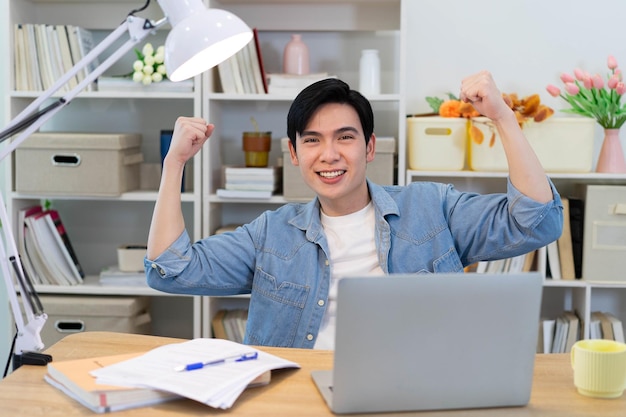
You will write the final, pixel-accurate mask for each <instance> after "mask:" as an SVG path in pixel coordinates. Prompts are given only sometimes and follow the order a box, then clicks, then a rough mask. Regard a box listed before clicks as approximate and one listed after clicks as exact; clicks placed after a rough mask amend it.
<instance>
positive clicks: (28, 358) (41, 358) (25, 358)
mask: <svg viewBox="0 0 626 417" xmlns="http://www.w3.org/2000/svg"><path fill="white" fill-rule="evenodd" d="M49 362H52V356H50V355H48V354H45V353H41V352H24V353H22V354H21V355H18V354H17V353H14V354H13V361H12V363H13V370H14V371H15V370H16V369H17V368H19V367H20V366H22V365H38V366H46V365H48V363H49Z"/></svg>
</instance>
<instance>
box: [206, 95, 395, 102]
mask: <svg viewBox="0 0 626 417" xmlns="http://www.w3.org/2000/svg"><path fill="white" fill-rule="evenodd" d="M207 98H208V99H209V100H214V101H252V102H259V101H261V102H262V101H278V102H288V103H291V102H292V101H293V99H294V98H295V95H289V94H226V93H209V94H208V95H207ZM368 100H369V101H370V102H372V103H376V102H395V101H400V95H399V94H378V95H375V96H370V97H368Z"/></svg>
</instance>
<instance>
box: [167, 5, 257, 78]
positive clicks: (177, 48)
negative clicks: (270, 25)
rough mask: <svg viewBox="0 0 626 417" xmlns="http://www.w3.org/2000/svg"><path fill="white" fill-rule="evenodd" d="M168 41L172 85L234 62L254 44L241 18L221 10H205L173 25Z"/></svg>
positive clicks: (168, 65)
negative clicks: (250, 44) (248, 45)
mask: <svg viewBox="0 0 626 417" xmlns="http://www.w3.org/2000/svg"><path fill="white" fill-rule="evenodd" d="M171 23H172V26H173V27H172V30H171V31H170V33H169V35H168V36H167V40H166V41H165V68H166V70H167V77H168V78H169V79H170V80H171V81H182V80H186V79H188V78H191V77H194V76H196V75H198V74H200V73H202V72H204V71H206V70H208V69H210V68H213V67H214V66H216V65H217V64H219V63H220V62H222V61H225V60H226V59H228V58H230V57H231V56H233V55H234V54H236V53H237V52H238V51H239V50H241V49H242V48H243V47H244V46H246V45H247V44H248V43H249V42H250V41H251V40H252V37H253V35H252V30H250V28H249V27H248V25H246V24H245V23H244V22H243V21H242V20H241V19H240V18H238V17H237V16H235V15H234V14H232V13H230V12H227V11H225V10H221V9H205V8H203V10H200V11H197V10H196V11H195V12H194V13H191V14H189V15H188V16H187V17H185V18H184V19H182V20H180V21H179V22H171Z"/></svg>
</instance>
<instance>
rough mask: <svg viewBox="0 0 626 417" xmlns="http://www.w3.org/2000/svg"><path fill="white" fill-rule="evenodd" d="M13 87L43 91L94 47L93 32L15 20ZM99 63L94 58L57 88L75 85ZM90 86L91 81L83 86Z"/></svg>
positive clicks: (69, 26)
mask: <svg viewBox="0 0 626 417" xmlns="http://www.w3.org/2000/svg"><path fill="white" fill-rule="evenodd" d="M14 35H15V36H14V47H13V51H14V52H13V54H14V62H15V75H16V76H15V89H16V90H18V91H24V90H28V91H44V90H47V89H48V88H50V87H52V86H53V85H54V84H55V83H56V82H57V80H59V79H60V78H61V77H62V76H63V75H65V74H66V73H67V72H68V71H70V70H71V69H72V68H73V67H74V65H76V64H77V63H78V62H79V61H80V60H81V59H82V58H83V57H84V56H85V55H87V54H88V53H89V52H90V51H91V50H92V49H93V48H94V47H95V42H94V38H93V33H92V32H91V31H89V30H87V29H85V28H82V27H79V26H73V25H62V24H55V25H52V24H32V23H16V24H15V30H14ZM98 64H99V59H98V58H97V57H96V58H95V59H94V60H93V61H92V62H91V63H89V64H88V65H86V66H85V68H84V69H83V70H81V71H79V72H78V74H76V76H74V77H71V78H70V79H69V81H68V82H67V83H66V84H65V85H63V86H61V88H60V89H59V91H62V92H63V91H69V90H70V89H72V88H74V87H76V86H77V85H78V83H79V82H80V81H82V80H83V79H84V78H85V76H86V75H87V74H88V73H89V72H91V71H93V70H94V69H95V68H96V67H97V66H98ZM86 89H87V90H92V89H93V83H92V84H90V85H88V86H87V87H86Z"/></svg>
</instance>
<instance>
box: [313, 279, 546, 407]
mask: <svg viewBox="0 0 626 417" xmlns="http://www.w3.org/2000/svg"><path fill="white" fill-rule="evenodd" d="M542 289H543V286H542V277H541V276H540V274H539V273H538V272H537V273H523V274H432V275H388V276H381V277H351V278H344V279H342V280H341V281H340V282H339V286H338V293H337V323H336V326H337V327H336V339H335V354H334V367H333V370H325V371H313V372H312V377H313V380H314V382H315V384H316V385H317V387H318V389H319V391H320V393H321V394H322V396H323V397H324V399H325V401H326V402H327V404H328V406H329V408H330V409H331V410H332V411H333V412H335V413H338V414H341V413H357V412H359V413H369V412H371V413H375V412H393V411H419V410H443V409H465V408H487V407H509V406H524V405H526V404H527V403H528V401H529V399H530V391H531V386H532V377H533V367H534V360H535V352H536V348H537V336H538V330H539V327H538V326H539V315H540V308H541V295H542Z"/></svg>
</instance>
